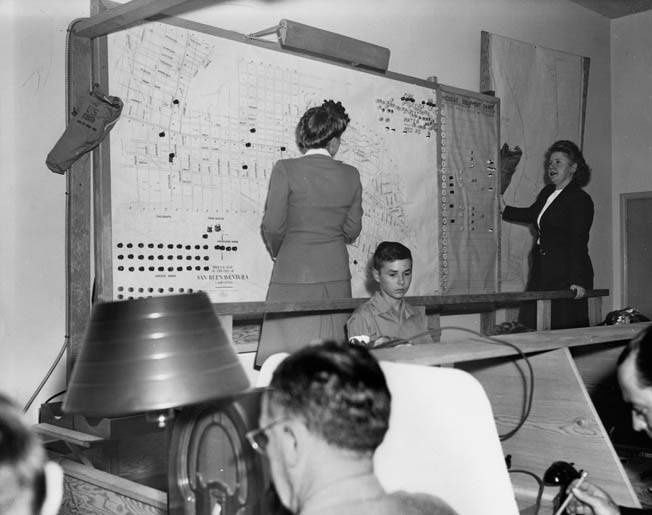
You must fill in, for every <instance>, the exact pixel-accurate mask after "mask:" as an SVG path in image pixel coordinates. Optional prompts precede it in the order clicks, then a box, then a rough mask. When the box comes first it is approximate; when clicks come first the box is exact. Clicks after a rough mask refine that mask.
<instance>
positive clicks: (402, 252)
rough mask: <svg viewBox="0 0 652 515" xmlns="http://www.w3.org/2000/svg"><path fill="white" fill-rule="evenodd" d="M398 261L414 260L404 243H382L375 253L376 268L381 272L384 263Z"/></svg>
mask: <svg viewBox="0 0 652 515" xmlns="http://www.w3.org/2000/svg"><path fill="white" fill-rule="evenodd" d="M397 259H409V260H410V261H411V260H412V252H410V249H408V248H407V247H406V246H405V245H403V244H402V243H399V242H397V241H381V242H380V243H379V244H378V246H377V247H376V251H375V252H374V268H375V269H376V270H378V271H379V272H380V269H381V268H382V267H383V263H387V262H392V261H396V260H397Z"/></svg>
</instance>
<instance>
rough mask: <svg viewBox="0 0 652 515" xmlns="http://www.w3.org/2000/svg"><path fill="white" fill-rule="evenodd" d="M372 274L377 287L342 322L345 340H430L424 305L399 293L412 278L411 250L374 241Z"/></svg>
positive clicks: (373, 344)
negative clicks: (345, 332)
mask: <svg viewBox="0 0 652 515" xmlns="http://www.w3.org/2000/svg"><path fill="white" fill-rule="evenodd" d="M372 274H373V278H374V280H375V281H376V282H377V283H378V286H379V291H377V292H375V293H374V294H373V296H372V297H371V298H370V299H369V300H368V301H367V302H365V303H364V304H361V305H360V306H358V307H357V308H356V310H355V311H354V312H353V314H352V315H351V316H350V317H349V320H348V321H347V323H346V327H347V331H348V337H349V341H352V342H353V343H363V344H365V345H366V346H368V347H379V346H391V345H392V344H393V343H397V344H400V343H416V344H420V343H433V339H432V337H431V336H430V333H429V332H428V321H427V319H426V314H425V309H424V308H423V307H415V306H411V305H410V304H408V302H406V301H405V299H404V298H403V297H405V295H406V294H407V291H408V289H409V288H410V283H411V282H412V253H411V252H410V249H408V248H407V247H406V246H405V245H402V244H401V243H398V242H395V241H383V242H381V243H379V244H378V246H377V247H376V251H375V252H374V256H373V270H372Z"/></svg>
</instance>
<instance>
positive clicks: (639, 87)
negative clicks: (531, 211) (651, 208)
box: [611, 12, 652, 308]
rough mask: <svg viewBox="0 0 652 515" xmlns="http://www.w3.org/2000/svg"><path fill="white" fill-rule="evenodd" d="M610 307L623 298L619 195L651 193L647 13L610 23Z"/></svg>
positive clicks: (651, 19) (651, 44)
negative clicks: (611, 187)
mask: <svg viewBox="0 0 652 515" xmlns="http://www.w3.org/2000/svg"><path fill="white" fill-rule="evenodd" d="M611 37H612V47H611V48H612V50H611V52H612V53H611V62H612V74H611V88H612V90H613V92H614V94H613V100H612V104H611V111H612V134H613V147H612V155H613V173H612V176H613V191H612V211H613V235H614V246H613V263H614V267H613V274H614V278H613V282H614V292H613V298H614V305H615V306H616V307H618V308H621V307H625V304H624V302H625V299H623V297H622V295H623V276H622V270H623V247H622V245H621V230H620V228H621V219H620V196H621V194H623V193H638V192H652V170H651V168H652V166H651V163H652V137H651V136H652V130H651V128H652V12H645V13H640V14H635V15H632V16H626V17H624V18H618V19H616V20H613V22H612V25H611Z"/></svg>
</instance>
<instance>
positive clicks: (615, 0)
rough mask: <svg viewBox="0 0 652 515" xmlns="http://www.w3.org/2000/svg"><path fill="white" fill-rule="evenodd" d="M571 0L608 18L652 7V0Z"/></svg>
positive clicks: (647, 9)
mask: <svg viewBox="0 0 652 515" xmlns="http://www.w3.org/2000/svg"><path fill="white" fill-rule="evenodd" d="M571 2H575V3H576V4H579V5H581V6H582V7H585V8H587V9H590V10H591V11H595V12H597V13H599V14H601V15H602V16H606V17H607V18H620V17H621V16H628V15H630V14H635V13H640V12H643V11H649V10H651V9H652V0H571Z"/></svg>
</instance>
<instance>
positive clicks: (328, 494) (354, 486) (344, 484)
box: [300, 473, 385, 515]
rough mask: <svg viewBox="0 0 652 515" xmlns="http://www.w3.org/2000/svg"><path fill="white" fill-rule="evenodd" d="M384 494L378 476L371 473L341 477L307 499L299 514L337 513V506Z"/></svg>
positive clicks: (368, 499) (367, 499)
mask: <svg viewBox="0 0 652 515" xmlns="http://www.w3.org/2000/svg"><path fill="white" fill-rule="evenodd" d="M383 495H385V490H383V487H382V486H381V484H380V482H379V481H378V478H377V477H376V476H375V475H374V474H373V473H367V474H362V475H356V476H349V477H343V478H340V479H338V480H337V481H334V482H332V483H330V484H328V485H323V487H322V488H321V489H320V490H319V492H317V493H316V494H315V495H314V496H313V497H312V498H310V499H308V500H307V501H306V503H305V505H304V506H303V508H302V509H301V512H300V515H318V514H320V513H321V514H323V513H337V511H338V510H337V506H340V507H341V506H343V505H344V506H347V505H349V504H351V503H358V502H364V501H370V500H371V499H376V498H378V497H382V496H383Z"/></svg>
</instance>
